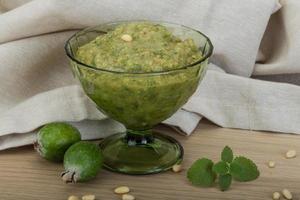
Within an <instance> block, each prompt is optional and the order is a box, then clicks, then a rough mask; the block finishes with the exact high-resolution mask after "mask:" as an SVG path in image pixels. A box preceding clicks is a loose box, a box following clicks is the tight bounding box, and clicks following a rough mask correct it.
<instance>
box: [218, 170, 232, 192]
mask: <svg viewBox="0 0 300 200" xmlns="http://www.w3.org/2000/svg"><path fill="white" fill-rule="evenodd" d="M231 181H232V176H231V174H225V175H220V176H219V186H220V189H221V190H222V191H225V190H228V189H229V187H230V185H231Z"/></svg>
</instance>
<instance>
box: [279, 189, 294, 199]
mask: <svg viewBox="0 0 300 200" xmlns="http://www.w3.org/2000/svg"><path fill="white" fill-rule="evenodd" d="M282 194H283V196H284V198H286V199H293V195H292V193H291V192H290V191H289V190H288V189H283V190H282Z"/></svg>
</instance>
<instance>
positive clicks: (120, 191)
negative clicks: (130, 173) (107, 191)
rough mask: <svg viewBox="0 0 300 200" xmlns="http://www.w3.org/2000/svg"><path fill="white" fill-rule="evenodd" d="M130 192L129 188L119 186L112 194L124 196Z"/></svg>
mask: <svg viewBox="0 0 300 200" xmlns="http://www.w3.org/2000/svg"><path fill="white" fill-rule="evenodd" d="M129 191H130V189H129V187H127V186H120V187H117V188H116V189H115V190H114V192H115V193H116V194H126V193H128V192H129Z"/></svg>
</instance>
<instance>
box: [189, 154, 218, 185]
mask: <svg viewBox="0 0 300 200" xmlns="http://www.w3.org/2000/svg"><path fill="white" fill-rule="evenodd" d="M213 165H214V163H213V162H212V161H211V160H209V159H207V158H202V159H199V160H197V161H196V162H194V163H193V165H192V166H191V167H190V168H189V170H188V172H187V178H188V179H189V181H190V182H191V183H192V184H193V185H197V186H203V187H209V186H212V185H213V183H214V182H215V179H216V174H215V172H213V171H212V167H213Z"/></svg>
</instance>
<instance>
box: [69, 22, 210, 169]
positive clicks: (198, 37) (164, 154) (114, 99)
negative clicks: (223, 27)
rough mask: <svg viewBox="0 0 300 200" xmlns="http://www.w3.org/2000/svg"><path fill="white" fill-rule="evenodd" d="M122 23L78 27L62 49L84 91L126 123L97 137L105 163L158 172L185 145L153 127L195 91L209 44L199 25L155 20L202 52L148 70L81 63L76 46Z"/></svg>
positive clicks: (175, 159)
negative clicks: (181, 63)
mask: <svg viewBox="0 0 300 200" xmlns="http://www.w3.org/2000/svg"><path fill="white" fill-rule="evenodd" d="M121 23H128V22H116V23H108V24H103V25H99V26H96V27H92V28H87V29H85V30H82V31H80V32H78V33H76V34H75V35H73V36H72V37H71V38H70V39H69V40H68V41H67V43H66V46H65V49H66V53H67V55H68V57H69V58H70V61H71V65H72V70H73V73H74V75H75V77H77V78H78V79H79V81H80V83H81V85H82V87H83V89H84V91H85V93H86V94H87V96H89V97H90V99H92V100H93V101H94V102H95V103H96V105H97V107H98V109H99V110H100V111H102V112H103V113H105V114H106V115H107V116H109V117H111V118H112V119H114V120H117V121H119V122H120V123H122V124H123V125H124V126H125V127H126V128H127V131H126V132H124V133H118V134H115V135H112V136H109V137H107V138H105V139H104V140H103V141H102V142H101V143H100V148H101V149H102V151H103V155H104V167H105V168H106V169H109V170H111V171H116V172H120V173H126V174H150V173H158V172H161V171H165V170H168V169H170V168H171V167H172V166H173V165H174V164H176V163H178V162H180V161H181V160H182V157H183V148H182V147H181V145H180V144H179V143H178V142H177V141H176V140H175V139H173V138H171V137H169V136H166V135H163V134H160V133H158V132H154V131H153V130H152V127H153V126H154V125H156V124H158V123H160V122H162V121H163V120H165V119H167V118H169V117H170V116H171V115H172V114H174V113H175V112H176V111H177V110H178V109H179V108H180V107H181V106H182V105H184V104H185V103H186V102H187V100H188V99H189V97H190V96H191V95H192V94H193V93H194V92H195V90H196V88H197V86H198V84H199V82H200V81H201V80H202V78H203V76H204V75H205V72H206V68H207V64H208V59H209V57H210V56H211V54H212V50H213V46H212V44H211V42H210V40H209V39H208V37H206V36H205V35H204V34H202V33H200V32H199V31H196V30H193V29H191V28H188V27H185V26H181V25H177V24H172V23H165V22H153V23H156V24H161V25H163V26H165V27H167V28H168V29H169V30H170V31H171V32H172V33H173V34H174V35H176V36H178V37H180V38H181V39H186V38H192V39H193V40H194V42H195V43H196V45H197V47H198V48H199V51H201V52H202V54H203V57H202V58H201V59H200V60H198V61H196V62H195V63H192V64H190V65H187V66H182V67H180V68H178V69H174V70H168V71H161V72H150V73H125V72H116V71H109V70H105V69H100V68H96V67H94V66H90V65H87V64H85V63H81V62H80V61H79V60H78V59H77V58H76V52H77V50H78V48H79V47H80V46H82V45H84V44H86V43H88V42H90V41H91V40H93V39H95V38H96V37H97V36H99V35H100V34H106V32H107V31H110V30H113V29H114V28H115V27H116V26H118V25H119V24H121Z"/></svg>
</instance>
